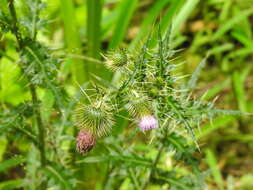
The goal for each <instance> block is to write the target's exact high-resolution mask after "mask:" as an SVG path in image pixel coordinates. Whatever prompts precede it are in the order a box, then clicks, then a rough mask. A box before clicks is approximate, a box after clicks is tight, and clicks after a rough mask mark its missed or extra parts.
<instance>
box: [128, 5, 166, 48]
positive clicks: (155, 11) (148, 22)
mask: <svg viewBox="0 0 253 190" xmlns="http://www.w3.org/2000/svg"><path fill="white" fill-rule="evenodd" d="M169 2H170V1H169V0H163V1H156V2H155V3H154V5H153V6H152V7H151V8H150V10H149V12H148V13H147V15H148V16H147V17H146V18H145V20H144V21H143V22H142V24H141V26H140V30H139V32H138V34H137V36H136V37H135V39H134V40H133V41H132V42H131V44H130V46H129V50H130V51H133V50H134V49H135V48H136V47H137V45H138V44H139V43H140V42H141V40H142V39H143V38H144V37H145V36H146V35H147V34H148V33H149V28H150V26H152V23H153V22H154V20H155V19H156V18H157V16H158V15H159V13H160V11H161V10H162V9H163V8H164V7H165V6H166V5H167V4H168V3H169Z"/></svg>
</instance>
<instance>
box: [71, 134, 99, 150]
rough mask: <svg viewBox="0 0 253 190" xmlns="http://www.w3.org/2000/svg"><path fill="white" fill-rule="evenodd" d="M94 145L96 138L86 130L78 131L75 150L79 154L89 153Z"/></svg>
mask: <svg viewBox="0 0 253 190" xmlns="http://www.w3.org/2000/svg"><path fill="white" fill-rule="evenodd" d="M95 144H96V138H95V137H94V135H93V134H92V133H91V132H89V131H88V130H80V131H79V133H78V136H77V137H76V150H77V151H78V152H79V153H80V154H85V153H87V152H89V151H90V150H91V149H92V148H93V147H94V146H95Z"/></svg>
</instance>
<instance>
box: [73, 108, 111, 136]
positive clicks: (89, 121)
mask: <svg viewBox="0 0 253 190" xmlns="http://www.w3.org/2000/svg"><path fill="white" fill-rule="evenodd" d="M76 124H77V126H78V128H79V129H80V130H81V129H86V130H89V131H90V132H91V133H92V134H93V135H95V136H97V137H102V136H105V135H107V134H108V133H109V132H110V130H111V128H112V126H113V124H114V120H113V116H112V114H111V113H110V111H109V110H108V108H107V107H106V106H105V105H103V106H99V107H98V106H97V104H96V103H94V105H85V104H80V105H79V107H78V109H77V110H76Z"/></svg>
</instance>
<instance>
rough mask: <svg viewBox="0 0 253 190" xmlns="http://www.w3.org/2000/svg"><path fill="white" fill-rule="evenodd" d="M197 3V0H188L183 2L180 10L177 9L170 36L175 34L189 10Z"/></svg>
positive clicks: (186, 17) (189, 12) (187, 16)
mask: <svg viewBox="0 0 253 190" xmlns="http://www.w3.org/2000/svg"><path fill="white" fill-rule="evenodd" d="M198 3H199V0H188V1H186V2H185V4H184V6H183V7H182V8H181V10H180V11H179V13H178V14H177V16H176V18H175V19H174V21H173V27H172V32H171V35H172V37H174V36H175V35H176V33H177V32H178V31H179V29H180V27H181V26H182V25H183V24H184V22H185V21H186V20H187V19H188V18H189V16H190V14H191V12H192V11H193V10H194V9H195V8H196V6H197V4H198Z"/></svg>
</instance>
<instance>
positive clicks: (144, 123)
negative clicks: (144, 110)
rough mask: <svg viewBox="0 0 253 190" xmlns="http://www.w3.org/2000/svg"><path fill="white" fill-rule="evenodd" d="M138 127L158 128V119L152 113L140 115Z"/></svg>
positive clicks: (144, 129)
mask: <svg viewBox="0 0 253 190" xmlns="http://www.w3.org/2000/svg"><path fill="white" fill-rule="evenodd" d="M139 127H140V129H141V130H142V131H146V130H150V129H155V128H158V121H157V119H156V118H155V117H154V116H152V115H146V116H143V117H141V119H140V121H139Z"/></svg>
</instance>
